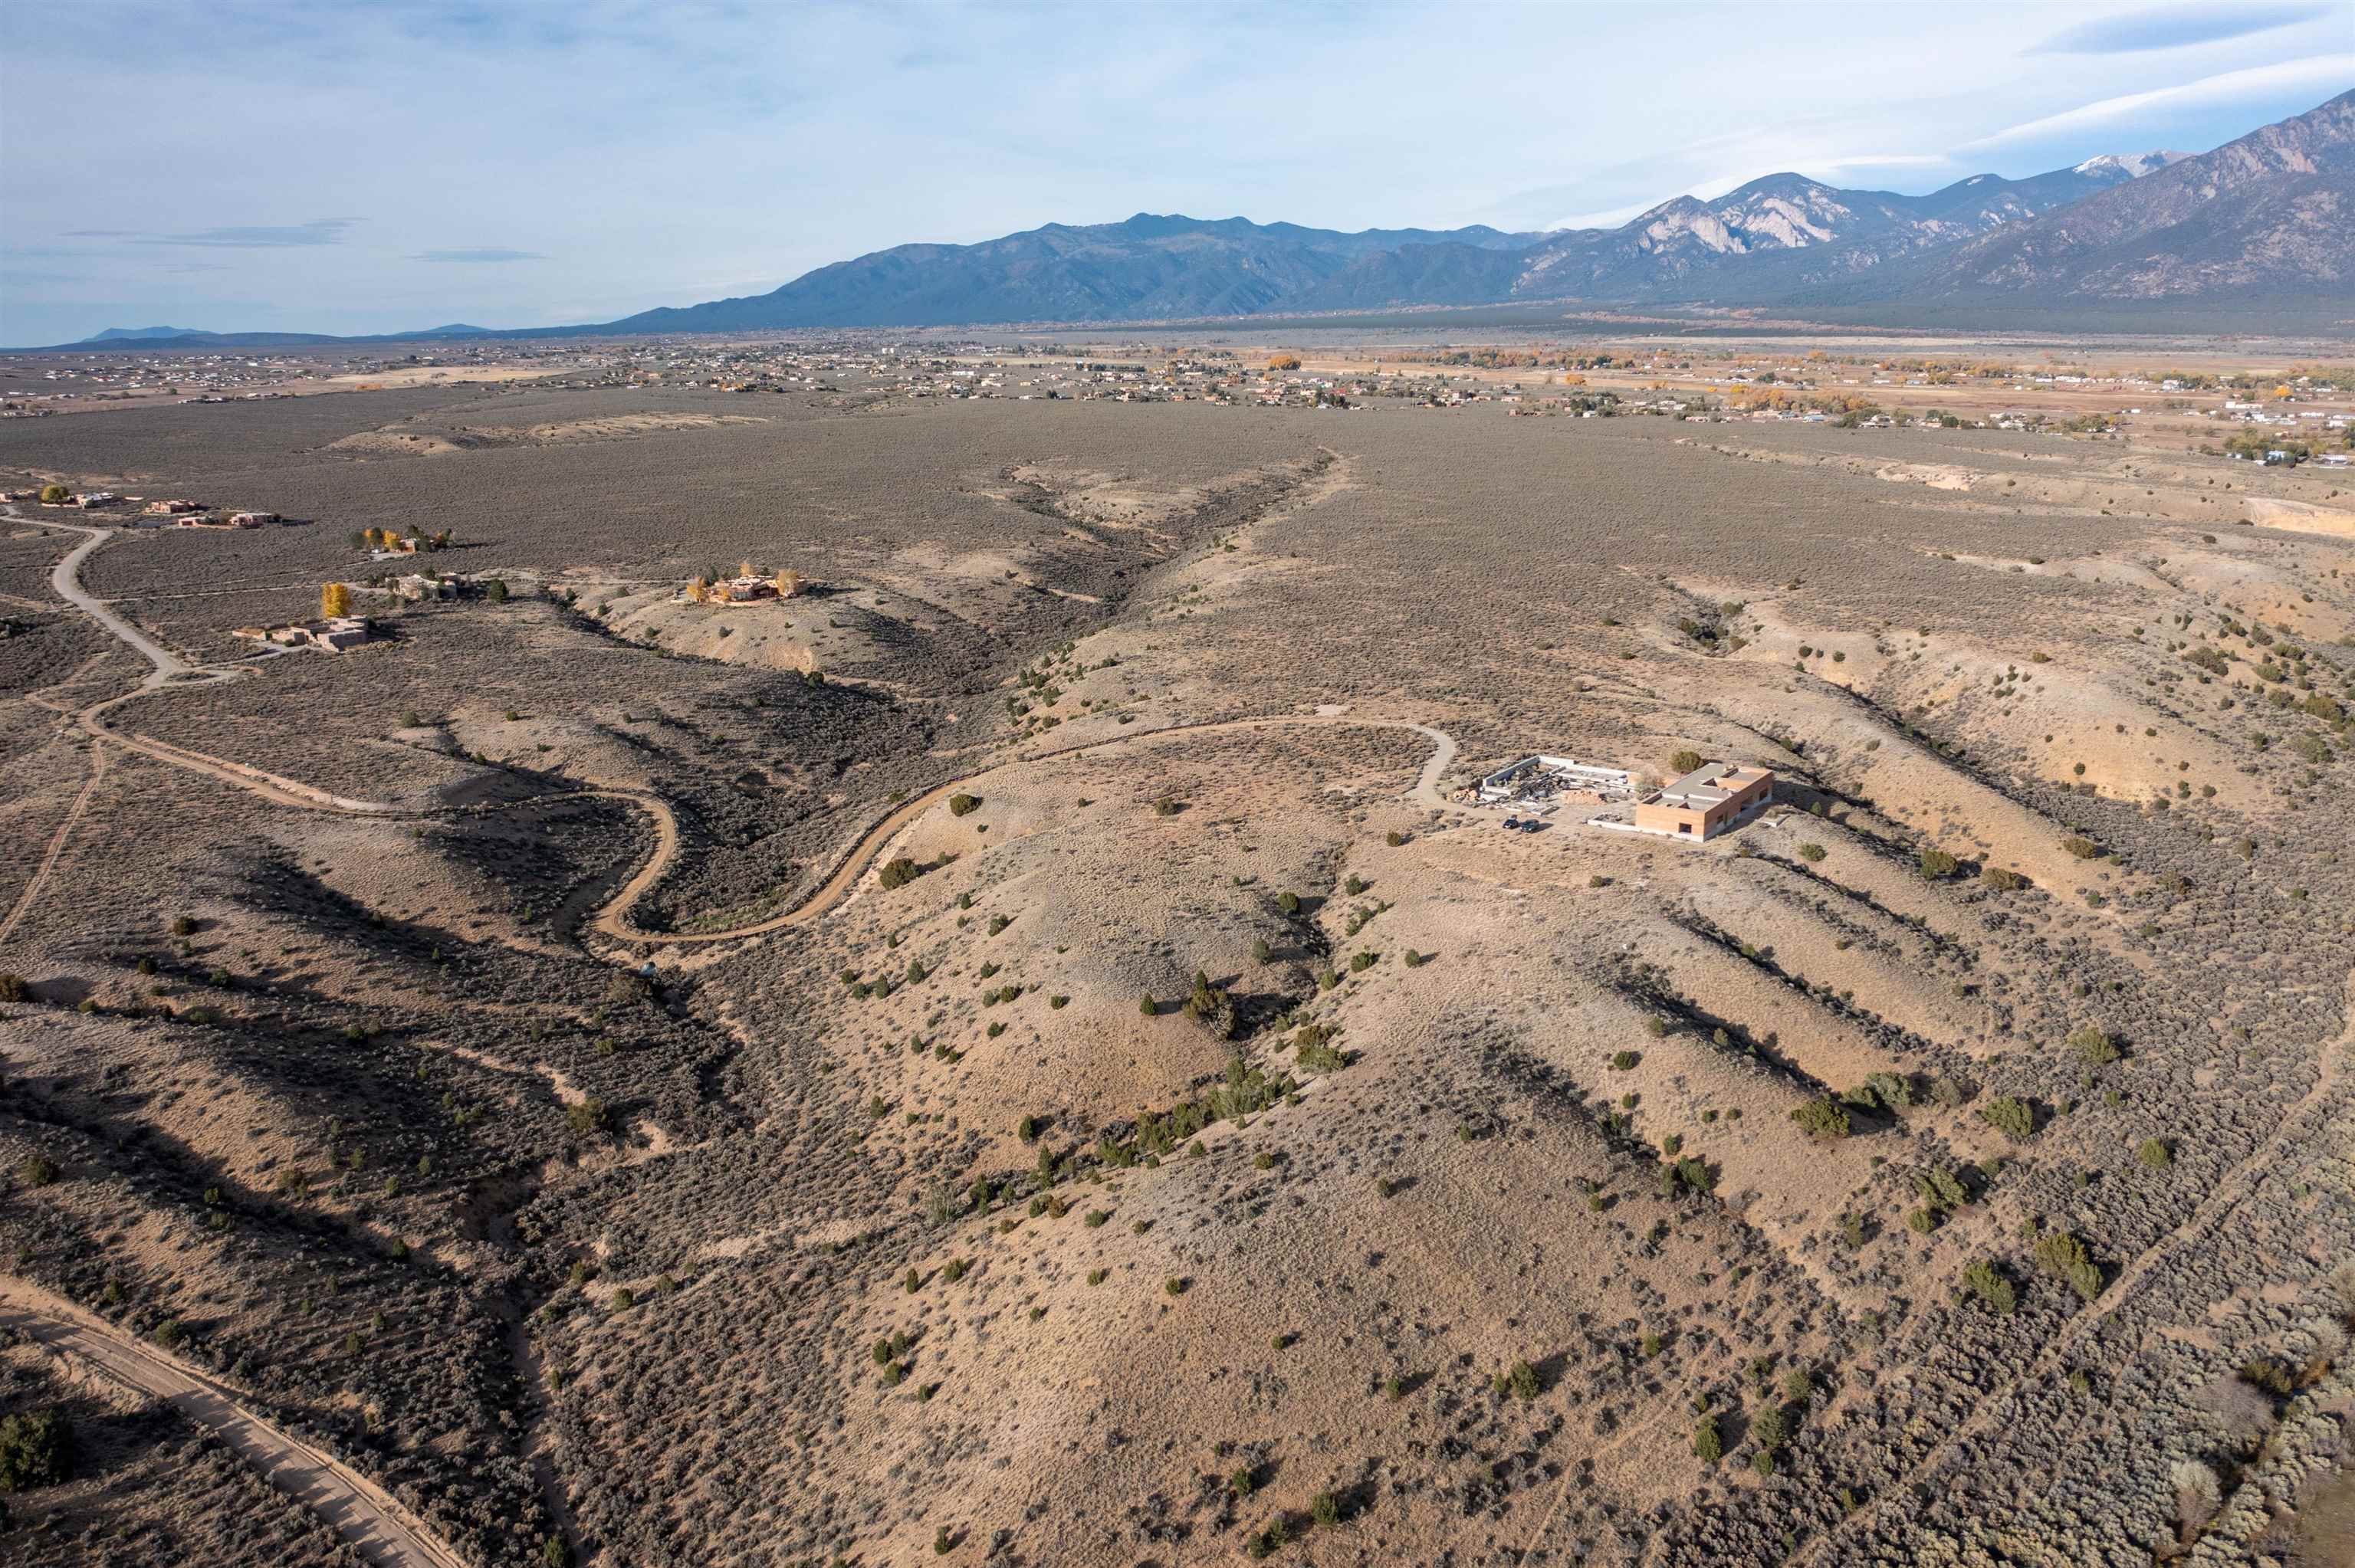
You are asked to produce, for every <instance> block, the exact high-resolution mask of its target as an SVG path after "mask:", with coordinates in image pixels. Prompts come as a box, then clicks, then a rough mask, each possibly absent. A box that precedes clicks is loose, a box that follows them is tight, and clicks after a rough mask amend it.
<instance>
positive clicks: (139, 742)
mask: <svg viewBox="0 0 2355 1568" xmlns="http://www.w3.org/2000/svg"><path fill="white" fill-rule="evenodd" d="M0 512H4V513H5V514H6V515H7V516H9V517H11V518H14V519H16V521H18V522H25V523H31V524H36V525H37V526H40V527H44V528H59V529H64V530H66V531H68V532H70V533H76V534H80V535H86V537H84V539H83V540H82V542H81V543H80V545H77V546H74V547H73V549H71V550H69V551H68V552H67V554H66V556H65V558H64V559H62V560H60V561H59V563H58V565H57V568H56V569H55V570H54V571H52V572H51V573H50V574H49V582H50V586H51V587H53V588H56V589H57V591H58V594H59V597H61V598H63V599H66V600H68V601H69V602H70V603H71V604H73V605H75V606H76V607H77V608H79V609H81V610H82V611H83V612H84V613H85V614H87V615H89V616H90V617H91V619H92V620H96V621H97V622H98V623H99V624H100V625H101V626H102V627H104V628H105V629H106V630H108V631H110V632H112V633H113V634H114V635H115V636H116V637H118V638H120V639H121V640H122V641H124V642H126V643H128V644H130V645H131V646H132V647H133V649H136V650H137V651H138V652H139V653H140V654H141V655H142V656H143V657H144V658H145V659H146V660H147V662H149V663H150V664H151V665H153V666H154V668H153V669H152V670H151V671H150V672H149V673H148V674H147V677H146V679H145V680H144V681H143V682H142V683H140V685H139V688H138V690H136V691H133V692H130V693H126V694H124V695H123V696H119V697H114V698H111V699H109V700H108V701H106V702H102V703H98V704H95V705H91V706H90V707H88V708H85V709H83V710H82V711H81V713H80V715H78V716H79V718H80V723H81V726H82V728H83V729H85V730H87V731H89V732H90V734H91V735H92V736H95V737H97V738H98V739H99V740H100V741H101V742H112V743H113V744H114V745H117V746H121V747H126V748H127V749H130V750H133V751H136V752H139V753H141V754H143V755H144V756H147V757H152V758H155V759H156V760H157V761H160V762H168V763H171V764H173V765H174V766H175V767H178V768H187V769H188V770H190V771H191V772H196V773H202V774H204V775H206V776H207V777H208V778H212V779H218V780H220V781H221V782H222V783H225V784H231V785H235V786H236V787H237V788H239V789H245V790H248V791H250V793H253V794H256V795H259V796H261V798H262V799H264V800H271V801H273V802H275V803H277V804H279V805H282V806H295V807H301V808H304V809H307V810H326V811H341V812H345V813H347V814H351V815H355V816H372V817H410V816H418V815H423V814H426V813H420V812H415V811H409V810H403V809H402V808H400V807H398V806H393V805H389V804H387V803H385V802H383V801H378V800H354V799H352V798H350V797H348V796H344V795H335V794H330V793H328V792H327V791H326V790H324V789H314V788H313V787H311V786H310V785H308V784H304V783H301V782H299V781H297V780H295V779H287V778H283V777H282V776H281V775H279V774H275V773H268V772H264V771H263V770H262V769H261V768H255V767H252V766H250V764H247V763H242V762H231V761H228V760H226V759H224V758H218V757H212V756H209V755H208V754H206V753H204V752H200V751H192V750H189V749H188V748H187V747H181V746H174V745H172V744H171V743H169V742H168V741H161V740H157V739H155V738H154V737H153V736H143V735H131V734H126V733H125V732H123V731H121V730H117V729H112V728H109V727H108V726H107V725H106V724H105V722H104V717H105V715H106V714H107V712H108V711H109V710H110V709H112V708H113V707H115V706H116V705H119V704H122V703H125V702H129V701H132V700H133V699H134V698H137V697H141V696H144V695H146V694H149V693H151V692H154V691H155V690H157V689H159V688H161V687H164V686H165V685H167V684H175V685H187V684H194V683H198V682H205V681H225V680H235V679H238V678H239V677H240V676H245V675H250V674H251V673H252V669H251V666H250V665H196V664H190V663H189V662H186V660H184V659H182V658H181V657H180V656H179V655H178V654H176V653H175V652H172V651H171V650H170V649H168V648H165V646H164V645H163V644H161V643H159V642H157V641H155V640H154V639H153V638H151V637H149V636H147V635H146V633H144V632H143V631H141V630H139V629H138V628H137V627H135V626H133V625H132V624H131V623H130V622H129V621H127V620H123V618H122V617H121V616H118V615H116V614H115V613H114V611H113V610H112V609H109V608H108V607H107V605H106V604H105V603H104V602H103V601H102V600H101V599H97V598H95V597H94V596H92V595H91V593H90V592H88V591H87V590H86V589H84V588H83V587H82V586H81V564H82V562H83V561H84V560H86V559H88V558H89V556H91V553H92V552H94V551H95V550H97V549H98V547H99V546H101V545H103V544H105V543H106V541H107V540H108V539H109V538H110V537H111V536H112V530H111V529H107V528H100V527H91V526H89V525H87V524H80V523H63V522H57V521H53V520H51V519H49V518H46V517H27V516H25V515H24V514H21V513H19V512H18V511H17V510H16V507H15V506H14V505H13V504H10V505H7V506H5V507H0ZM1268 726H1286V727H1293V726H1298V727H1309V728H1313V727H1320V726H1321V727H1333V728H1345V729H1348V728H1355V729H1409V730H1412V731H1414V732H1415V733H1416V734H1417V735H1420V736H1423V737H1424V738H1425V739H1427V740H1429V741H1430V742H1431V743H1432V747H1433V750H1432V754H1431V758H1430V759H1429V760H1428V761H1426V762H1425V763H1424V764H1423V771H1422V772H1421V773H1420V774H1419V775H1418V776H1417V777H1416V779H1415V783H1414V788H1413V789H1412V792H1411V798H1412V800H1414V801H1415V803H1416V804H1417V805H1421V806H1426V807H1430V808H1433V809H1434V810H1436V809H1440V808H1444V806H1445V805H1446V804H1447V801H1446V800H1445V799H1444V797H1442V796H1441V794H1440V793H1439V780H1440V779H1441V778H1442V777H1443V776H1444V774H1445V773H1446V771H1447V768H1448V767H1449V765H1450V764H1452V763H1453V762H1454V761H1455V738H1454V737H1453V736H1449V735H1447V734H1446V733H1445V732H1444V731H1443V730H1438V729H1434V728H1433V727H1432V726H1429V725H1423V724H1416V723H1413V722H1412V721H1411V720H1408V719H1377V718H1364V719H1360V718H1347V717H1343V716H1341V715H1336V714H1323V713H1320V714H1317V715H1314V716H1311V715H1305V714H1303V715H1290V714H1287V715H1270V716H1267V717H1264V718H1251V719H1227V720H1220V721H1216V722H1212V723H1206V724H1195V725H1172V726H1167V727H1164V728H1161V729H1156V730H1147V731H1146V732H1145V733H1144V734H1142V735H1126V736H1113V737H1112V738H1110V739H1108V740H1099V741H1091V742H1088V743H1085V744H1083V745H1079V746H1067V747H1060V748H1058V749H1056V750H1052V751H1044V752H1039V753H1037V754H1035V755H1032V756H1029V757H1021V758H1013V759H1011V760H1009V761H1007V762H1003V763H996V764H993V765H992V766H991V767H989V768H984V769H983V770H982V771H981V772H978V773H973V774H968V775H966V776H965V777H964V778H962V779H952V780H950V781H949V782H948V783H945V784H943V785H940V786H938V787H936V788H934V789H928V790H926V791H925V792H924V793H923V794H922V795H919V796H917V797H916V798H915V799H914V800H910V801H908V802H906V803H905V804H904V805H901V806H900V807H898V808H897V809H895V810H893V811H892V812H891V813H890V815H889V816H886V817H885V818H884V819H883V820H882V821H879V822H878V823H876V824H875V825H874V826H873V827H871V828H869V829H868V831H867V832H865V833H863V834H861V835H860V836H859V838H858V842H855V843H853V844H852V845H851V846H850V848H849V850H848V851H847V852H846V853H844V855H843V857H842V860H841V862H840V863H838V864H837V866H836V867H835V870H834V873H833V874H832V875H830V876H828V877H827V878H826V881H825V882H823V883H821V884H820V885H818V886H817V888H816V889H815V891H813V892H812V893H810V894H809V895H807V896H806V897H805V898H803V899H802V900H801V901H800V902H799V903H797V904H795V905H794V906H793V907H792V908H790V909H788V910H786V911H785V912H784V913H783V914H781V915H774V916H770V917H769V918H767V919H765V920H761V921H758V922H755V923H753V924H751V925H747V926H739V927H731V928H730V929H727V930H723V931H642V930H640V929H639V928H638V927H635V926H634V925H632V924H631V923H630V911H631V909H632V908H634V906H636V904H637V902H638V900H639V899H640V898H642V897H644V896H645V894H646V892H647V890H648V889H650V888H652V887H653V886H654V885H655V884H656V883H658V882H660V881H661V880H662V879H663V877H664V875H665V874H667V873H668V872H669V870H670V867H671V863H672V862H673V861H675V860H677V858H678V852H679V832H678V818H677V814H676V813H675V812H673V811H672V810H671V809H670V806H669V804H668V803H667V802H666V801H665V800H663V799H662V797H661V796H659V795H656V794H655V793H654V792H652V791H651V790H645V789H627V788H623V787H620V786H613V785H592V786H591V787H590V788H589V789H583V790H581V791H579V792H578V793H579V794H580V795H581V796H602V797H604V798H606V799H610V800H627V801H629V802H630V803H631V804H633V805H634V806H637V807H638V808H639V809H641V810H644V811H645V813H646V814H647V815H648V816H649V817H651V818H653V819H654V824H655V847H654V853H653V854H652V855H650V856H649V857H648V858H647V861H646V863H645V865H644V866H642V867H640V868H639V870H638V871H637V873H636V874H634V875H633V876H632V877H631V878H630V880H629V881H628V882H626V883H624V884H623V885H622V887H621V890H620V891H619V892H617V893H615V894H614V895H613V897H612V898H611V899H609V900H608V901H607V902H606V903H605V905H604V906H603V907H602V908H600V909H599V910H597V912H596V913H595V914H593V915H592V916H590V922H589V923H590V928H591V929H592V930H594V931H596V932H598V933H599V934H600V935H602V936H605V937H610V938H613V939H614V940H616V941H623V942H635V943H643V944H649V945H654V946H662V947H679V946H685V945H687V944H690V943H705V942H728V941H734V940H737V939H739V938H745V937H759V936H764V935H766V934H767V933H769V932H771V931H782V930H785V929H787V928H789V927H794V926H803V925H807V924H808V923H809V922H811V921H813V920H816V919H818V918H820V917H821V916H824V915H826V913H827V912H828V911H829V910H831V909H833V908H834V907H835V906H837V905H839V904H841V903H842V902H843V901H844V900H846V899H847V898H848V897H849V896H850V895H851V894H852V893H854V892H855V891H856V890H857V889H858V882H859V879H860V878H861V877H862V876H863V875H865V874H866V872H867V869H868V866H869V865H871V864H872V863H874V860H875V857H876V856H877V855H878V854H879V853H880V852H881V851H882V850H883V849H884V847H885V846H887V845H888V844H890V842H891V841H892V840H893V839H894V838H896V837H897V836H898V835H899V833H900V831H901V830H902V829H904V828H905V827H907V826H908V824H909V823H911V822H912V821H915V820H916V819H917V818H918V817H919V816H921V815H922V814H923V813H924V812H925V811H926V810H929V809H931V808H932V806H934V805H936V804H938V803H939V802H940V801H942V800H946V799H947V798H948V797H949V796H950V795H953V794H954V793H955V792H956V791H957V790H959V789H966V788H968V787H969V786H971V785H972V784H973V783H974V782H975V780H977V779H983V778H986V776H987V775H988V774H990V773H993V772H996V770H997V769H998V768H1009V767H1014V766H1017V765H1018V764H1024V763H1032V762H1045V761H1049V760H1051V759H1053V758H1062V757H1076V756H1079V755H1081V754H1082V753H1085V752H1097V751H1104V750H1109V749H1111V748H1112V747H1126V746H1141V745H1145V744H1147V743H1149V742H1152V741H1156V740H1160V739H1164V738H1166V737H1168V736H1176V735H1188V736H1201V735H1209V734H1216V733H1219V732H1221V731H1231V730H1244V729H1261V728H1265V727H1268ZM87 795H88V791H87V790H85V791H84V798H85V799H86V798H87ZM79 805H80V802H77V810H76V811H75V812H74V814H73V816H70V817H69V819H68V822H67V829H66V831H68V832H69V831H70V829H71V826H72V822H73V821H74V820H75V819H76V818H78V817H79V815H80V811H79ZM63 848H64V840H63V838H62V836H61V837H60V838H59V840H58V841H57V842H55V843H53V844H52V845H51V846H50V855H49V858H50V860H51V861H52V862H53V861H54V860H55V859H56V856H57V853H58V852H59V851H61V850H62V849H63ZM46 880H47V876H46V874H43V875H41V876H38V877H37V878H36V879H35V881H34V884H33V885H32V886H31V887H29V888H27V893H26V895H25V896H22V897H20V898H19V899H18V900H17V903H16V908H14V909H13V910H11V911H10V913H9V915H8V924H9V926H10V927H14V926H15V924H16V920H17V919H19V918H20V917H21V916H23V914H24V911H25V909H26V908H27V906H29V904H30V903H31V900H32V898H33V897H34V896H36V895H37V894H38V892H39V889H40V885H41V884H42V883H43V882H45V881H46Z"/></svg>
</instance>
